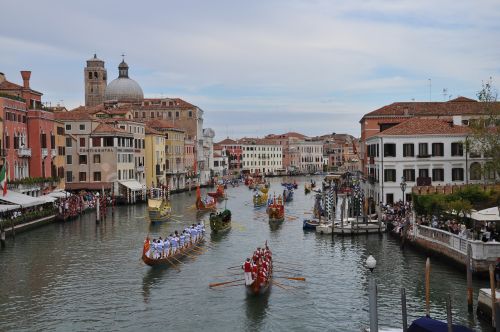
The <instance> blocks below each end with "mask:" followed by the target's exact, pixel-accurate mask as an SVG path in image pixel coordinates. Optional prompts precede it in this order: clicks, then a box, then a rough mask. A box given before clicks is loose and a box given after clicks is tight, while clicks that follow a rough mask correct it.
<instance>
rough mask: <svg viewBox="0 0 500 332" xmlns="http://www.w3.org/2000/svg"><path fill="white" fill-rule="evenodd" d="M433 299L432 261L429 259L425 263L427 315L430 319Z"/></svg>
mask: <svg viewBox="0 0 500 332" xmlns="http://www.w3.org/2000/svg"><path fill="white" fill-rule="evenodd" d="M430 297H431V259H430V258H428V257H427V261H426V262H425V315H426V316H427V317H430Z"/></svg>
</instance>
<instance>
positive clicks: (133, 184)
mask: <svg viewBox="0 0 500 332" xmlns="http://www.w3.org/2000/svg"><path fill="white" fill-rule="evenodd" d="M120 184H121V185H124V186H125V187H127V188H128V189H130V190H132V191H139V190H143V189H144V186H143V185H142V184H141V183H140V182H138V181H135V180H129V181H120Z"/></svg>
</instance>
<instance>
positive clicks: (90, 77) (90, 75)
mask: <svg viewBox="0 0 500 332" xmlns="http://www.w3.org/2000/svg"><path fill="white" fill-rule="evenodd" d="M91 79H92V72H91V71H89V80H91Z"/></svg>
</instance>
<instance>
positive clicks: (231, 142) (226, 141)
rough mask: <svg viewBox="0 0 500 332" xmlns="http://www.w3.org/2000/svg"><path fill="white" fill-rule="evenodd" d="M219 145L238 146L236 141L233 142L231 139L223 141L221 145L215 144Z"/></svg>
mask: <svg viewBox="0 0 500 332" xmlns="http://www.w3.org/2000/svg"><path fill="white" fill-rule="evenodd" d="M215 144H217V145H229V144H231V145H233V144H237V143H236V141H235V140H232V139H230V138H229V137H228V138H226V139H223V140H222V141H220V142H219V143H215Z"/></svg>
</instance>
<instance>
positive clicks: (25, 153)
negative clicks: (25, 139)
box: [17, 148, 31, 157]
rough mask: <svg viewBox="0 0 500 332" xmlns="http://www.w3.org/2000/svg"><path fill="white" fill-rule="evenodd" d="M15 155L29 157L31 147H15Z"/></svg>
mask: <svg viewBox="0 0 500 332" xmlns="http://www.w3.org/2000/svg"><path fill="white" fill-rule="evenodd" d="M17 155H18V156H19V157H31V148H19V149H17Z"/></svg>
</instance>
